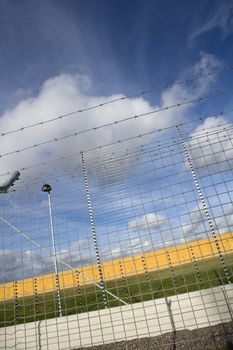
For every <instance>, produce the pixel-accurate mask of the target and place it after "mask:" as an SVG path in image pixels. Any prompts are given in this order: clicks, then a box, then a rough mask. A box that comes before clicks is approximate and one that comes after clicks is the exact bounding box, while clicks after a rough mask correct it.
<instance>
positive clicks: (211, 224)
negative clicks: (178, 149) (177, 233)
mask: <svg viewBox="0 0 233 350" xmlns="http://www.w3.org/2000/svg"><path fill="white" fill-rule="evenodd" d="M176 131H177V134H178V137H179V141H180V144H181V146H182V148H183V150H184V153H185V157H186V159H187V162H188V165H189V169H190V171H191V173H192V177H193V180H194V182H195V186H196V189H197V192H198V196H199V198H200V200H201V203H202V206H203V209H204V212H205V215H206V219H207V221H208V224H209V227H210V231H211V233H212V236H213V239H214V244H215V247H216V249H217V252H218V256H219V259H220V261H221V264H222V267H223V270H224V273H225V275H226V278H227V282H228V283H229V284H230V283H231V279H230V275H229V272H228V269H227V266H226V263H225V260H224V258H223V255H222V251H221V248H220V246H219V243H218V240H217V236H216V233H215V230H214V226H213V223H212V220H211V217H210V213H209V210H208V207H207V204H206V202H205V198H204V195H203V193H202V190H201V187H200V185H199V181H198V179H197V175H196V172H195V170H194V167H193V164H192V161H191V158H190V155H189V153H188V150H187V147H186V144H185V141H184V139H183V136H182V133H181V130H180V127H179V126H178V125H177V126H176Z"/></svg>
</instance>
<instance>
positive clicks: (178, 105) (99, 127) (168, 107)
mask: <svg viewBox="0 0 233 350" xmlns="http://www.w3.org/2000/svg"><path fill="white" fill-rule="evenodd" d="M232 91H233V90H232V89H229V90H221V91H217V92H216V93H214V94H211V95H207V96H201V97H198V98H196V99H192V100H188V101H184V102H178V103H175V104H172V105H168V106H165V107H162V108H158V109H155V110H152V111H149V112H145V113H141V114H137V115H134V116H131V117H127V118H124V119H121V120H117V121H114V122H111V123H106V124H103V125H100V126H97V127H93V128H89V129H85V130H82V131H76V132H74V133H72V134H68V135H65V136H60V137H55V138H52V139H49V140H46V141H43V142H40V143H37V144H34V145H29V146H27V147H23V148H21V149H18V150H14V151H10V152H7V153H4V154H1V155H0V158H3V157H7V156H9V155H13V154H18V153H21V152H24V151H26V150H29V149H33V148H37V147H41V146H44V145H47V144H50V143H54V142H58V141H62V140H65V139H68V138H71V137H75V136H78V135H81V134H84V133H87V132H90V131H96V130H98V129H101V128H104V127H107V126H110V125H114V124H115V125H117V124H120V123H123V122H126V121H129V120H133V119H138V118H142V117H145V116H148V115H151V114H156V113H160V112H163V111H167V110H170V109H173V108H176V107H177V108H180V107H183V106H185V105H188V104H192V103H195V102H203V101H206V100H209V99H211V98H214V97H217V96H223V95H226V94H227V93H230V92H232Z"/></svg>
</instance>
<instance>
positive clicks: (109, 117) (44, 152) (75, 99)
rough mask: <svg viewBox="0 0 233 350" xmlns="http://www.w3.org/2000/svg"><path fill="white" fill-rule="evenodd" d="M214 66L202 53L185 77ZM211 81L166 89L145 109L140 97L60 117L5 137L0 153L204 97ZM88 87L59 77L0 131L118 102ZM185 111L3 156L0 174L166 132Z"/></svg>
mask: <svg viewBox="0 0 233 350" xmlns="http://www.w3.org/2000/svg"><path fill="white" fill-rule="evenodd" d="M217 66H218V67H219V66H220V63H219V61H218V60H216V58H215V57H214V56H212V55H209V54H202V55H201V58H200V60H199V61H198V62H197V63H196V64H195V65H194V66H193V67H191V68H190V70H189V71H186V75H192V74H194V75H196V74H205V72H206V71H207V70H212V69H215V68H216V67H217ZM213 79H214V78H212V79H205V80H204V79H200V80H197V82H196V83H195V84H193V85H192V86H189V87H188V86H184V85H182V86H181V85H180V86H174V87H171V88H170V89H167V90H165V91H163V92H162V94H161V101H160V103H159V104H156V105H151V104H150V103H149V102H148V101H147V100H146V99H145V98H141V97H138V98H133V99H127V100H124V101H122V102H119V103H115V104H109V105H106V106H104V107H103V108H97V109H93V110H90V111H88V112H84V113H81V114H77V115H76V116H72V117H69V118H63V119H60V120H58V121H56V122H54V123H49V124H45V125H40V126H37V127H35V128H31V129H27V130H24V131H22V132H18V133H14V134H11V135H5V136H3V137H0V150H1V152H0V153H1V154H4V153H8V152H11V151H14V150H19V149H22V148H24V147H28V146H30V145H36V144H38V143H41V142H45V141H47V140H49V139H55V138H60V137H63V136H65V135H68V134H72V133H73V132H75V131H77V132H78V131H81V130H85V129H87V128H93V127H95V126H98V125H102V124H106V123H110V122H113V121H117V120H121V119H124V118H125V117H128V116H134V115H136V114H140V113H144V112H150V111H152V110H153V109H158V108H161V107H165V106H167V105H171V104H174V103H177V102H182V101H183V100H188V99H190V98H192V99H193V98H195V97H198V96H199V95H200V94H203V93H204V92H206V91H207V90H208V88H209V87H210V86H211V84H212V83H213ZM90 84H92V82H91V81H90V80H89V78H88V77H86V76H80V75H75V76H71V75H68V74H63V75H60V76H57V77H54V78H51V79H49V80H47V81H46V82H44V84H43V85H42V86H41V88H40V90H39V92H38V94H37V95H35V96H34V97H32V98H28V99H24V100H22V101H21V102H20V103H18V104H17V105H16V106H15V107H14V108H13V109H10V110H7V111H6V112H5V113H4V114H3V115H2V116H1V117H0V129H1V132H4V131H9V130H13V129H15V128H21V127H23V126H26V125H28V124H32V123H38V122H40V121H45V120H46V119H49V118H52V117H54V116H58V115H62V114H66V113H69V112H71V111H73V110H77V109H82V108H88V107H90V106H93V105H97V104H101V103H103V102H106V101H109V100H112V99H116V98H121V97H124V94H118V95H112V96H92V95H90V94H89V87H90ZM190 108H192V106H190V105H186V106H183V107H182V108H178V109H171V110H168V111H165V112H163V113H162V114H159V115H158V114H156V115H154V116H150V117H149V116H148V117H145V118H138V119H137V120H135V121H133V122H127V123H124V124H121V125H119V126H117V127H111V128H108V127H106V128H104V129H101V130H98V131H97V130H96V131H93V132H90V133H88V134H83V135H79V136H78V137H72V138H67V139H65V140H64V141H58V142H53V143H49V144H45V145H44V146H42V147H38V148H37V147H35V148H33V149H31V150H29V151H25V152H22V153H18V154H14V155H10V156H8V157H3V158H1V173H4V172H6V171H13V170H15V169H19V168H22V167H28V166H30V165H32V164H35V163H40V162H43V161H46V160H51V159H54V158H56V157H60V156H61V155H63V154H70V153H73V152H77V153H78V152H79V151H80V150H85V149H88V148H90V147H93V146H96V145H100V144H106V143H111V142H112V141H116V140H118V139H119V138H120V139H124V138H127V137H130V136H133V135H137V134H143V133H146V132H148V131H151V130H152V129H156V128H163V127H167V126H169V125H171V124H174V123H177V122H179V121H181V120H183V119H185V116H186V112H187V110H188V109H190ZM66 166H67V164H66ZM68 168H69V167H68Z"/></svg>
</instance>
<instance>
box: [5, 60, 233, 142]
mask: <svg viewBox="0 0 233 350" xmlns="http://www.w3.org/2000/svg"><path fill="white" fill-rule="evenodd" d="M232 70H233V66H228V67H225V68H222V69H219V70H215V71H211V72H208V73H206V74H202V75H196V76H193V77H192V78H188V79H185V80H181V81H177V82H171V83H167V84H162V85H159V86H157V87H153V88H150V89H146V90H143V91H140V92H137V93H135V94H131V95H126V96H122V97H119V98H116V99H111V100H109V101H105V102H102V103H99V104H96V105H93V106H90V107H85V108H82V109H77V110H75V111H72V112H69V113H66V114H61V115H59V116H57V117H54V118H50V119H47V120H45V121H40V122H37V123H33V124H29V125H26V126H21V127H19V128H16V129H13V130H9V131H5V132H2V133H1V134H0V136H6V135H10V134H13V133H17V132H20V131H24V130H26V129H30V128H34V127H37V126H42V125H45V124H48V123H52V122H55V121H58V120H61V119H63V118H68V117H71V116H75V114H80V113H83V112H87V111H90V110H94V109H97V108H101V107H104V106H106V105H109V104H113V103H116V102H120V101H124V100H129V99H131V98H136V97H139V96H143V95H146V94H149V93H151V92H154V91H157V90H162V89H168V88H171V87H173V86H179V85H185V84H188V83H192V82H193V81H196V80H199V79H203V78H209V77H211V76H213V75H217V74H221V73H225V72H229V71H232Z"/></svg>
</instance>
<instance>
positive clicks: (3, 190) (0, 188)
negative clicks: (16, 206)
mask: <svg viewBox="0 0 233 350" xmlns="http://www.w3.org/2000/svg"><path fill="white" fill-rule="evenodd" d="M19 176H20V172H19V171H14V172H13V173H12V174H11V176H10V177H9V179H8V180H6V181H5V182H4V183H3V184H2V185H0V193H7V192H8V190H9V188H10V187H11V186H14V182H15V181H17V180H18V179H19Z"/></svg>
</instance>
